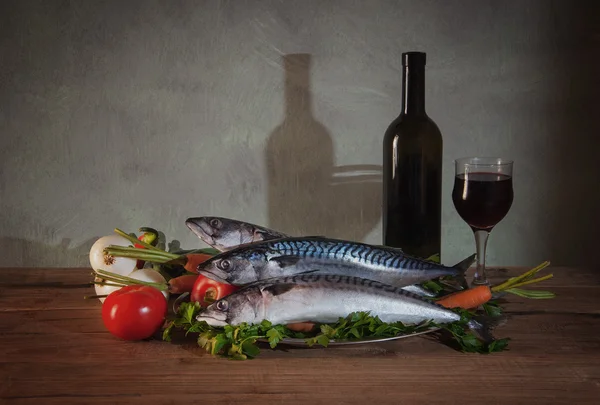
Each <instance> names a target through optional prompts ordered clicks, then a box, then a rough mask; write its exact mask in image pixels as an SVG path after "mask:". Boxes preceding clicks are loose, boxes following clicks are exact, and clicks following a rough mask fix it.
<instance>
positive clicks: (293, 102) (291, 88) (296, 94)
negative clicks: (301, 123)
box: [284, 54, 312, 117]
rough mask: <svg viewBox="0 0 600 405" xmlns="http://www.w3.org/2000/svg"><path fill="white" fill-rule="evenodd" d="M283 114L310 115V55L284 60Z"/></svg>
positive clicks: (300, 55)
mask: <svg viewBox="0 0 600 405" xmlns="http://www.w3.org/2000/svg"><path fill="white" fill-rule="evenodd" d="M284 69H285V82H284V95H285V114H286V116H288V117H291V116H296V115H311V110H312V97H311V92H310V55H304V54H296V55H287V56H286V57H285V60H284Z"/></svg>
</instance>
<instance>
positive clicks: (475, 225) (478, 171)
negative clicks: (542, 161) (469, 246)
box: [452, 157, 513, 285]
mask: <svg viewBox="0 0 600 405" xmlns="http://www.w3.org/2000/svg"><path fill="white" fill-rule="evenodd" d="M454 163H455V177H454V188H453V190H452V202H453V203H454V207H455V208H456V211H457V212H458V215H460V217H461V218H462V219H463V220H464V221H465V222H466V223H467V224H468V225H469V226H470V227H471V229H472V230H473V233H474V235H475V243H476V248H477V270H476V271H475V275H474V278H473V284H475V285H482V284H483V285H489V281H488V279H487V277H486V274H485V249H486V246H487V240H488V237H489V234H490V232H491V231H492V229H493V228H494V227H495V226H496V225H497V224H498V223H499V222H500V221H501V220H502V219H503V218H504V217H505V216H506V214H507V213H508V211H509V210H510V207H511V206H512V202H513V181H512V178H513V173H512V172H513V161H512V160H508V159H502V158H498V157H465V158H461V159H457V160H455V161H454Z"/></svg>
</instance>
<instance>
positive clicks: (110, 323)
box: [102, 285, 167, 340]
mask: <svg viewBox="0 0 600 405" xmlns="http://www.w3.org/2000/svg"><path fill="white" fill-rule="evenodd" d="M166 315H167V300H166V299H165V297H164V295H162V293H161V292H160V291H159V290H158V289H156V288H154V287H149V286H144V285H128V286H125V287H122V288H120V289H118V290H117V291H113V292H112V293H110V295H109V296H108V297H106V300H104V304H103V305H102V320H103V321H104V326H106V328H107V329H108V330H109V331H110V333H112V334H113V335H115V336H117V337H120V338H121V339H125V340H141V339H146V338H149V337H150V336H152V335H153V334H154V333H155V332H156V331H157V330H158V329H159V328H160V327H161V326H162V325H163V323H164V319H165V316H166Z"/></svg>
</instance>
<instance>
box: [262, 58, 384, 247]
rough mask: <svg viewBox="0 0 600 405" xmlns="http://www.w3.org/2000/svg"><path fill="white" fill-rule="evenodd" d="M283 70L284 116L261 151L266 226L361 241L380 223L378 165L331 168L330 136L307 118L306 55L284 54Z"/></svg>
mask: <svg viewBox="0 0 600 405" xmlns="http://www.w3.org/2000/svg"><path fill="white" fill-rule="evenodd" d="M283 68H284V76H285V78H284V96H285V115H284V118H283V121H282V122H281V124H279V125H278V126H277V127H276V128H275V129H274V130H273V131H272V132H271V134H270V135H269V138H268V141H267V146H266V151H265V155H266V167H267V172H268V210H269V212H268V216H269V224H268V226H269V227H270V228H272V229H275V230H277V231H280V232H283V233H287V234H289V235H296V236H302V235H303V236H309V235H315V236H316V235H319V236H327V237H332V238H341V239H348V240H356V241H360V240H363V239H364V238H365V237H366V236H367V235H368V234H369V232H371V230H373V228H374V227H375V226H376V225H377V223H378V222H379V220H380V214H381V187H382V186H381V184H382V180H381V166H378V165H350V166H340V167H336V166H335V162H334V143H333V140H332V137H331V134H330V133H329V131H328V130H327V128H326V127H325V126H324V125H323V124H321V123H320V122H318V121H317V120H316V119H315V117H314V116H313V114H312V92H311V84H310V68H311V55H310V54H288V55H284V56H283Z"/></svg>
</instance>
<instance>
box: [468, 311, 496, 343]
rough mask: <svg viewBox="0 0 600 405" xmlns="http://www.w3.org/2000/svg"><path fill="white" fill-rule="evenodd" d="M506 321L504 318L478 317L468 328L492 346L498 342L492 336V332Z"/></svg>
mask: <svg viewBox="0 0 600 405" xmlns="http://www.w3.org/2000/svg"><path fill="white" fill-rule="evenodd" d="M504 320H505V317H503V316H488V315H478V316H474V317H473V318H472V319H471V320H470V321H469V323H468V326H469V329H471V330H472V331H473V332H474V333H475V334H476V335H477V337H478V338H479V339H481V340H482V341H484V342H485V343H487V344H490V343H492V342H493V341H494V340H496V339H495V338H494V335H493V334H492V330H493V329H494V328H495V327H497V326H498V325H500V324H501V323H503V322H504Z"/></svg>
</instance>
